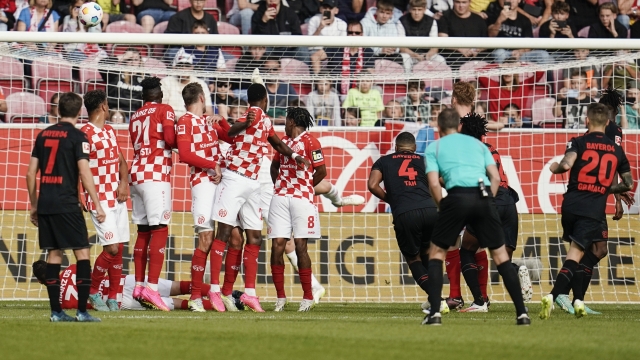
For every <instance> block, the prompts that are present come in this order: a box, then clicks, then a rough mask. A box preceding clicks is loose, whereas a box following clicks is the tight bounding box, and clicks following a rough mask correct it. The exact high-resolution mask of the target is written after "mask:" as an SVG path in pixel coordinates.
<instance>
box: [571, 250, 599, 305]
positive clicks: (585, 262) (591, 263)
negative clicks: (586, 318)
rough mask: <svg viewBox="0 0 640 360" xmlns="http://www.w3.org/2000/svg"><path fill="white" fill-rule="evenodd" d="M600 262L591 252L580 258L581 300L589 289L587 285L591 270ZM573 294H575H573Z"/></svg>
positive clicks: (591, 273)
mask: <svg viewBox="0 0 640 360" xmlns="http://www.w3.org/2000/svg"><path fill="white" fill-rule="evenodd" d="M599 262H600V258H598V257H597V256H596V255H595V254H594V253H592V252H591V251H587V252H586V253H585V254H584V256H582V260H580V267H581V268H582V271H583V272H584V274H583V275H582V276H583V277H582V299H581V300H584V295H585V294H586V293H587V290H588V289H589V284H590V283H591V277H592V276H593V268H594V267H595V266H596V265H598V263H599ZM574 294H575V292H574Z"/></svg>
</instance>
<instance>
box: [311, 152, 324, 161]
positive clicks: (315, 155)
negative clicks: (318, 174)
mask: <svg viewBox="0 0 640 360" xmlns="http://www.w3.org/2000/svg"><path fill="white" fill-rule="evenodd" d="M311 158H312V159H313V161H314V162H318V161H322V160H324V156H323V155H322V149H318V150H313V151H312V152H311Z"/></svg>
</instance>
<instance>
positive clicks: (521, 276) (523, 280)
mask: <svg viewBox="0 0 640 360" xmlns="http://www.w3.org/2000/svg"><path fill="white" fill-rule="evenodd" d="M498 213H499V214H500V223H501V224H502V231H503V233H504V244H505V247H506V250H507V254H508V255H509V259H510V260H513V252H514V251H515V250H516V248H517V246H518V228H519V220H518V209H517V207H516V205H515V204H510V205H501V206H498ZM512 264H513V267H514V269H515V270H516V272H517V273H518V280H519V281H520V291H521V292H522V298H523V300H524V301H525V302H529V301H531V298H532V297H533V286H532V285H531V277H530V276H529V269H528V268H527V267H526V265H524V264H522V265H521V266H518V265H516V264H514V263H513V262H512Z"/></svg>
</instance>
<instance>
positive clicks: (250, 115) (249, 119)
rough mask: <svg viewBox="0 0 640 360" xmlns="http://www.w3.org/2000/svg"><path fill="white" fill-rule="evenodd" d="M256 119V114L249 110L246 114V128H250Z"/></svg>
mask: <svg viewBox="0 0 640 360" xmlns="http://www.w3.org/2000/svg"><path fill="white" fill-rule="evenodd" d="M255 119H256V113H255V111H253V110H249V111H248V112H247V124H248V126H251V124H252V123H253V121H254V120H255Z"/></svg>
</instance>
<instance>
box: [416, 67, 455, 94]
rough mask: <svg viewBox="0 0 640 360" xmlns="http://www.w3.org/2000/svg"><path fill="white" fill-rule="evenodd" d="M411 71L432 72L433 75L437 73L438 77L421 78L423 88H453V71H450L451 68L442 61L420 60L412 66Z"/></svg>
mask: <svg viewBox="0 0 640 360" xmlns="http://www.w3.org/2000/svg"><path fill="white" fill-rule="evenodd" d="M413 73H414V74H420V73H423V74H425V73H432V74H434V75H435V74H437V75H438V78H436V79H430V78H426V79H423V81H424V85H425V88H437V87H439V88H442V89H443V90H453V72H452V71H451V68H450V67H449V66H448V65H447V64H445V63H443V62H438V61H420V62H419V63H417V64H415V65H414V66H413Z"/></svg>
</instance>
